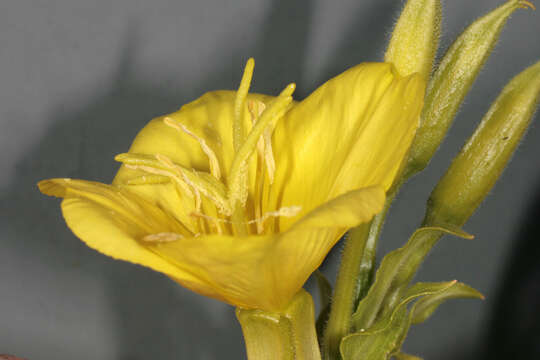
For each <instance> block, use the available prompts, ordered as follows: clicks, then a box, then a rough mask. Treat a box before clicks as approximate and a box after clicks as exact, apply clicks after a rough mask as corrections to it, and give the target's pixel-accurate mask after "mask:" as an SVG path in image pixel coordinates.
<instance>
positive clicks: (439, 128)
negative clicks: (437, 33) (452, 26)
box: [404, 0, 529, 178]
mask: <svg viewBox="0 0 540 360" xmlns="http://www.w3.org/2000/svg"><path fill="white" fill-rule="evenodd" d="M528 4H529V3H527V2H526V1H519V0H511V1H508V2H506V3H505V4H503V5H501V6H499V7H498V8H496V9H495V10H493V11H491V12H490V13H488V14H486V15H485V16H483V17H481V18H479V19H477V20H476V21H475V22H473V23H472V24H471V25H469V27H467V29H465V31H464V32H463V33H462V34H461V35H460V36H459V37H458V38H457V39H456V40H455V42H454V43H453V44H452V46H450V48H449V49H448V51H447V52H446V54H445V55H444V57H443V59H442V61H441V63H440V64H439V66H438V67H437V69H436V70H435V72H434V74H433V77H432V78H431V81H430V82H429V83H428V87H427V91H426V98H425V101H424V108H423V111H422V115H421V123H420V127H419V128H418V131H417V133H416V137H415V139H414V141H413V144H412V146H411V150H410V153H409V158H408V160H407V168H406V170H405V173H404V177H405V178H408V177H410V176H412V175H413V174H415V173H417V172H419V171H421V170H423V169H424V168H425V167H426V165H427V164H428V163H429V161H430V159H431V158H432V157H433V154H434V153H435V151H437V148H438V147H439V145H440V143H441V142H442V140H443V139H444V136H445V134H446V132H447V131H448V129H449V127H450V125H451V123H452V121H453V119H454V117H455V115H456V112H457V111H458V109H459V106H460V105H461V103H462V102H463V99H464V97H465V95H466V94H467V93H468V92H469V90H470V88H471V86H472V85H473V83H474V81H475V79H476V77H477V75H478V73H479V72H480V69H481V68H482V67H483V65H484V63H485V61H486V59H487V58H488V57H489V54H490V53H491V51H492V49H493V47H494V46H495V44H496V42H497V40H498V39H499V35H500V33H501V30H502V29H503V27H504V25H505V23H506V21H507V19H508V17H509V16H510V15H511V14H512V13H513V12H514V11H515V10H516V9H517V8H520V7H526V6H527V5H528Z"/></svg>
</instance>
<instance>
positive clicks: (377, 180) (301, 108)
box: [39, 59, 424, 311]
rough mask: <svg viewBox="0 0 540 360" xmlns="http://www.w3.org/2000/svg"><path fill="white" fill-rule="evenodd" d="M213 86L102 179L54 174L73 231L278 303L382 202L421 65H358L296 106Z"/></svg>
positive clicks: (216, 286) (407, 136)
mask: <svg viewBox="0 0 540 360" xmlns="http://www.w3.org/2000/svg"><path fill="white" fill-rule="evenodd" d="M253 66H254V63H253V60H252V59H250V60H249V61H248V63H247V66H246V70H245V72H244V76H243V78H242V82H241V85H240V88H239V89H238V91H214V92H209V93H206V94H205V95H203V96H202V97H200V98H199V99H197V100H195V101H193V102H191V103H189V104H187V105H184V106H183V107H182V108H181V109H180V110H179V111H177V112H175V113H173V114H170V115H166V116H163V117H159V118H156V119H154V120H152V121H151V122H150V123H149V124H148V125H147V126H146V127H145V128H144V129H143V130H142V131H141V132H140V133H139V134H138V136H137V137H136V138H135V141H134V142H133V144H132V146H131V148H130V150H129V152H127V153H125V154H120V155H118V156H117V157H116V160H118V161H120V162H122V163H123V165H122V167H121V168H120V170H119V172H118V174H117V175H116V177H115V179H114V181H113V183H112V184H111V185H106V184H101V183H97V182H91V181H84V180H72V179H50V180H44V181H41V182H40V183H39V188H40V190H41V191H42V192H43V193H45V194H47V195H52V196H57V197H62V198H64V200H63V201H62V212H63V215H64V218H65V220H66V222H67V225H68V226H69V227H70V229H71V230H72V231H73V232H74V233H75V234H76V235H77V236H78V237H79V238H80V239H81V240H82V241H84V242H85V243H86V244H87V245H88V246H90V247H92V248H94V249H96V250H98V251H100V252H102V253H103V254H105V255H108V256H111V257H113V258H115V259H120V260H126V261H130V262H133V263H136V264H140V265H144V266H147V267H150V268H152V269H154V270H156V271H160V272H162V273H164V274H166V275H167V276H169V277H171V278H172V279H174V280H175V281H177V282H178V283H180V284H181V285H183V286H185V287H187V288H189V289H191V290H193V291H195V292H197V293H200V294H204V295H207V296H211V297H214V298H217V299H220V300H222V301H225V302H227V303H230V304H232V305H235V306H239V307H241V308H248V309H251V308H256V309H263V310H268V311H279V310H280V309H282V308H284V307H285V306H286V305H287V304H288V303H289V301H290V300H291V299H292V298H293V296H294V295H295V294H296V293H297V292H298V291H299V290H300V289H301V287H302V285H303V284H304V282H305V281H306V279H307V278H308V277H309V276H310V274H311V273H312V272H313V271H314V270H315V269H316V268H317V267H318V266H319V265H320V264H321V262H322V260H323V259H324V257H325V256H326V254H327V253H328V251H329V250H330V249H331V248H332V246H334V245H335V243H336V242H337V241H338V240H339V238H340V237H341V236H342V235H343V234H344V232H345V231H346V230H347V229H349V228H351V227H354V226H356V225H358V224H360V223H363V222H367V221H369V220H370V219H371V218H372V216H373V215H374V214H376V213H377V212H379V211H380V210H381V209H382V206H383V203H384V200H385V190H387V189H388V188H389V186H390V185H391V184H392V181H393V180H394V177H395V176H396V173H397V172H398V171H399V168H400V165H401V163H402V160H403V158H404V156H405V154H406V153H407V151H408V149H409V146H410V144H411V141H412V139H413V136H414V133H415V130H416V128H417V125H418V118H419V112H420V109H421V107H422V99H423V95H424V82H423V80H422V79H421V77H420V76H419V75H412V76H409V77H401V76H400V75H399V74H397V72H396V70H395V69H394V67H393V66H392V65H391V64H383V63H366V64H361V65H358V66H356V67H354V68H352V69H350V70H348V71H346V72H344V73H343V74H341V75H339V76H337V77H336V78H334V79H332V80H330V81H328V82H326V83H325V84H324V85H322V86H321V87H320V88H318V89H317V90H316V91H315V92H313V93H312V94H311V95H310V96H309V97H308V98H306V99H305V100H304V101H301V102H298V103H297V102H293V101H292V92H293V91H294V84H291V85H289V86H287V87H286V88H285V89H284V90H283V91H282V92H281V94H279V96H277V97H271V96H266V95H260V94H249V93H248V90H249V85H250V82H251V76H252V73H253Z"/></svg>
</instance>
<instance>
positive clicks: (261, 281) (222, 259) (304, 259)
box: [155, 187, 385, 311]
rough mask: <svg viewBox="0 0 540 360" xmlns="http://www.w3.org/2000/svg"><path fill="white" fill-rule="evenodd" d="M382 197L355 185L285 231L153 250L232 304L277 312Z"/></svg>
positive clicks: (373, 211) (212, 237) (204, 239)
mask: <svg viewBox="0 0 540 360" xmlns="http://www.w3.org/2000/svg"><path fill="white" fill-rule="evenodd" d="M384 198H385V197H384V191H383V190H382V189H381V188H379V187H371V188H366V189H360V190H356V191H352V192H350V193H347V194H345V195H342V196H340V197H338V198H336V199H334V200H333V201H331V202H328V203H326V204H324V205H322V206H321V207H319V208H318V209H316V210H314V211H313V212H312V213H310V214H308V215H307V216H306V217H304V218H303V219H302V220H301V221H300V222H299V223H298V224H296V225H295V226H293V227H292V228H291V229H290V230H289V231H287V232H285V233H281V234H275V235H268V236H246V237H238V236H236V237H233V236H223V235H209V236H200V237H195V238H183V239H180V240H178V241H175V242H171V243H163V244H159V245H156V247H155V251H156V252H157V253H159V254H160V255H161V256H163V257H164V258H166V259H168V260H169V261H170V262H175V263H178V264H182V266H183V267H185V268H188V269H190V272H191V273H193V274H200V276H201V277H202V278H204V279H205V281H206V282H207V283H209V284H212V285H211V286H212V287H213V289H214V291H215V292H216V293H218V294H220V295H221V297H222V298H223V299H225V301H226V302H228V303H230V304H232V305H235V306H239V307H242V308H257V309H263V310H269V311H277V310H280V309H281V308H282V307H283V306H285V305H287V304H288V302H289V301H290V300H291V298H292V297H293V296H294V294H296V293H297V292H298V290H299V289H300V288H301V287H302V285H303V284H304V283H305V281H306V280H307V278H308V277H309V276H310V275H311V273H312V272H313V271H314V270H315V269H316V268H317V267H318V266H319V265H320V264H321V262H322V261H323V259H324V257H325V256H326V254H327V253H328V251H330V249H331V248H332V247H333V246H334V245H335V243H336V242H337V241H338V240H339V238H340V237H341V236H342V235H343V233H344V232H345V231H346V229H347V228H350V227H353V226H356V225H358V224H360V223H362V222H366V221H369V220H370V219H371V218H372V217H373V215H374V214H376V213H377V212H379V211H380V210H381V209H382V207H383V204H384ZM338 219H339V220H338ZM180 283H181V284H182V285H184V286H186V287H190V286H189V284H185V283H183V282H182V281H180Z"/></svg>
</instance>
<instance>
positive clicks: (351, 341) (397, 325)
mask: <svg viewBox="0 0 540 360" xmlns="http://www.w3.org/2000/svg"><path fill="white" fill-rule="evenodd" d="M408 319H409V317H408V316H407V308H406V307H400V308H399V309H398V310H397V311H395V312H394V313H393V314H392V316H391V317H390V316H389V317H388V319H387V320H385V321H384V323H383V324H382V325H380V326H374V327H373V330H372V329H370V330H367V331H363V332H362V331H360V332H357V333H354V334H351V335H348V336H345V337H344V338H343V340H342V341H341V344H340V347H339V350H340V352H341V356H342V358H343V360H354V359H363V360H386V359H387V358H388V356H389V355H390V354H392V353H393V352H394V350H395V349H396V348H398V347H399V346H400V345H401V339H402V333H403V332H404V330H405V329H406V328H408V326H409V320H408Z"/></svg>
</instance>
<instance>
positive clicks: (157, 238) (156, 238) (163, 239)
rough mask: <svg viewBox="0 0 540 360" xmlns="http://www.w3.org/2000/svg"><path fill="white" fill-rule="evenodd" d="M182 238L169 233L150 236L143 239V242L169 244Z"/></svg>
mask: <svg viewBox="0 0 540 360" xmlns="http://www.w3.org/2000/svg"><path fill="white" fill-rule="evenodd" d="M183 238H184V237H183V236H182V235H180V234H177V233H171V232H161V233H157V234H150V235H146V236H145V237H143V238H142V239H143V241H146V242H149V243H169V242H173V241H177V240H180V239H183Z"/></svg>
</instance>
